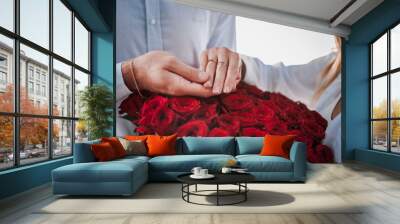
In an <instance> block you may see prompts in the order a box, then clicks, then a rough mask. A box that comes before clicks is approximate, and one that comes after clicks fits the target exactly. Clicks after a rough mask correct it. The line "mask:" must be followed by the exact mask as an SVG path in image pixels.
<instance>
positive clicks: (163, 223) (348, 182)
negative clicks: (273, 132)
mask: <svg viewBox="0 0 400 224" xmlns="http://www.w3.org/2000/svg"><path fill="white" fill-rule="evenodd" d="M309 169H310V170H309V173H308V182H311V183H317V184H319V185H322V186H324V187H325V188H326V189H328V190H330V191H332V192H334V193H335V194H337V195H338V196H340V197H341V198H343V199H344V200H346V201H349V202H351V201H353V200H354V201H358V202H359V201H362V202H364V204H367V206H366V207H364V208H363V209H362V212H361V213H356V214H37V213H34V211H35V210H36V209H37V208H38V207H40V206H43V205H45V204H46V203H49V202H51V201H52V200H54V196H52V194H51V190H50V186H49V185H45V186H41V187H39V188H36V189H34V190H31V191H29V192H25V193H22V194H19V195H17V196H14V197H12V198H9V199H6V200H3V201H0V223H7V224H12V223H27V224H39V223H41V224H50V223H57V224H58V223H59V224H65V223H73V224H75V223H77V224H78V223H84V224H89V223H90V224H95V223H96V224H97V223H99V224H101V223H104V224H134V223H135V224H136V223H137V224H150V223H151V224H158V223H160V224H167V223H168V224H180V223H182V224H186V223H188V224H197V223H198V224H208V223H210V224H220V223H228V224H238V223H244V224H253V223H257V224H259V223H271V224H274V223H304V224H313V223H341V224H346V223H360V224H364V223H367V224H368V223H379V224H391V223H393V224H399V223H400V174H399V173H393V172H389V171H385V170H382V169H378V168H373V167H369V166H366V165H363V164H359V163H346V164H340V165H339V164H335V165H320V164H319V165H310V166H309ZM316 203H318V201H316ZM171 206H173V205H171Z"/></svg>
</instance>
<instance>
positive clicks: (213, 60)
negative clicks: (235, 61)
mask: <svg viewBox="0 0 400 224" xmlns="http://www.w3.org/2000/svg"><path fill="white" fill-rule="evenodd" d="M208 62H214V63H217V60H215V59H209V60H208Z"/></svg>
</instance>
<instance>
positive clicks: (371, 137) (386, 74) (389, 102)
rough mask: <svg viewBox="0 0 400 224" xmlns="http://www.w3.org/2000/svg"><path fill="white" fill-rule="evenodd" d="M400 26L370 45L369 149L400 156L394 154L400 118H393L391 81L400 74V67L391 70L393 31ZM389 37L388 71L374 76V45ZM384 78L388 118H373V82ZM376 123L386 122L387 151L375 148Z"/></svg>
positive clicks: (396, 24) (393, 25)
mask: <svg viewBox="0 0 400 224" xmlns="http://www.w3.org/2000/svg"><path fill="white" fill-rule="evenodd" d="M397 26H400V21H397V22H396V23H394V24H392V25H391V26H390V27H389V28H387V29H386V30H385V31H384V32H383V33H381V34H379V35H378V36H377V37H376V38H375V39H373V40H372V41H371V42H370V43H369V44H368V48H369V71H368V73H369V78H368V81H369V132H370V133H369V146H370V147H369V149H370V150H373V151H379V152H386V153H391V154H400V152H393V151H392V136H391V132H392V125H391V124H392V121H400V117H393V116H392V108H391V107H392V99H391V91H392V85H391V79H392V76H393V75H396V73H398V72H400V67H397V68H393V69H392V68H391V57H392V55H391V51H392V48H391V31H392V29H394V28H395V27H397ZM385 34H386V35H387V39H386V41H387V52H386V55H387V56H386V57H387V64H386V71H385V72H382V73H380V74H376V75H375V76H374V74H373V44H374V43H375V42H376V41H378V40H379V39H380V38H381V37H383V36H384V35H385ZM382 77H386V86H387V93H386V98H387V103H386V111H387V112H386V117H385V118H373V96H374V95H373V93H374V88H373V81H374V80H376V79H379V78H382ZM374 121H375V122H376V121H386V123H387V124H386V129H387V130H386V135H387V138H386V151H383V150H379V149H376V148H374V133H373V122H374Z"/></svg>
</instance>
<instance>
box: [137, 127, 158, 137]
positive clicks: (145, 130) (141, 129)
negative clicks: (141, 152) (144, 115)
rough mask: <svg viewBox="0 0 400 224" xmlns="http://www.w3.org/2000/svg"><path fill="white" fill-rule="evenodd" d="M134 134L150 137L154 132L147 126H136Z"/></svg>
mask: <svg viewBox="0 0 400 224" xmlns="http://www.w3.org/2000/svg"><path fill="white" fill-rule="evenodd" d="M135 132H136V133H138V134H139V135H151V134H154V131H153V130H152V129H151V128H150V127H147V126H138V127H137V128H136V129H135Z"/></svg>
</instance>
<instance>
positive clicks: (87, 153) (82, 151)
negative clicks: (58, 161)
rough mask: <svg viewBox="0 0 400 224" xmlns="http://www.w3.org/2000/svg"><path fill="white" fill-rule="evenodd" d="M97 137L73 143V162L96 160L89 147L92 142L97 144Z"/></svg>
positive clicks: (98, 141)
mask: <svg viewBox="0 0 400 224" xmlns="http://www.w3.org/2000/svg"><path fill="white" fill-rule="evenodd" d="M100 142H101V141H100V140H99V139H97V140H93V141H87V142H79V143H75V147H74V163H88V162H94V161H96V158H95V157H94V154H93V152H92V150H91V148H90V146H91V145H92V144H99V143H100Z"/></svg>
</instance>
